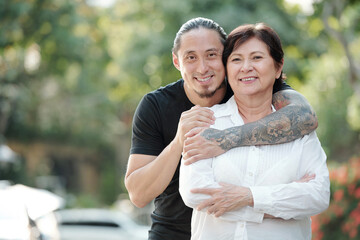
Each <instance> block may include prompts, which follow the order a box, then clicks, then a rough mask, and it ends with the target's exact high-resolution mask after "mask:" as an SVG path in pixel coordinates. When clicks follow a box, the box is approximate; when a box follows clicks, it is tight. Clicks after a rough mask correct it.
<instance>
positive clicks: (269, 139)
mask: <svg viewBox="0 0 360 240" xmlns="http://www.w3.org/2000/svg"><path fill="white" fill-rule="evenodd" d="M273 105H274V106H275V108H276V110H277V111H276V112H274V113H272V114H270V115H268V116H266V117H265V118H263V119H260V120H259V121H256V122H252V123H248V124H245V125H242V126H237V127H232V128H228V129H225V130H217V129H213V128H206V129H204V128H196V129H193V130H191V131H190V132H189V133H188V134H186V135H185V136H186V137H187V139H186V140H185V143H184V153H183V158H184V160H185V161H186V164H191V163H193V162H196V161H198V160H200V159H206V158H210V157H214V156H218V155H220V154H222V153H224V152H226V151H228V150H230V149H232V148H234V147H240V146H253V145H269V144H279V143H285V142H290V141H293V140H295V139H298V138H300V137H302V136H304V135H306V134H309V133H311V132H312V131H314V130H315V129H316V128H317V125H318V122H317V117H316V115H315V112H314V111H313V109H312V107H311V106H310V104H309V103H308V101H307V100H306V99H305V98H304V97H303V96H302V95H301V94H300V93H298V92H296V91H294V90H282V91H279V92H277V93H275V94H274V95H273Z"/></svg>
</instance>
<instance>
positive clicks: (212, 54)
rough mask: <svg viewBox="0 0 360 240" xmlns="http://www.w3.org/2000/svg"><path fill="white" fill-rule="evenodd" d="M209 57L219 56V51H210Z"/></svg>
mask: <svg viewBox="0 0 360 240" xmlns="http://www.w3.org/2000/svg"><path fill="white" fill-rule="evenodd" d="M208 56H209V57H216V56H217V53H216V52H213V53H209V55H208Z"/></svg>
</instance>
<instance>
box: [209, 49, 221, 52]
mask: <svg viewBox="0 0 360 240" xmlns="http://www.w3.org/2000/svg"><path fill="white" fill-rule="evenodd" d="M206 52H221V51H220V50H219V49H217V48H210V49H208V50H206Z"/></svg>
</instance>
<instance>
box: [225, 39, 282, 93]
mask: <svg viewBox="0 0 360 240" xmlns="http://www.w3.org/2000/svg"><path fill="white" fill-rule="evenodd" d="M226 69H227V75H228V80H229V84H230V86H231V88H232V89H233V91H234V94H237V95H255V94H264V93H265V92H269V91H270V93H271V94H272V89H273V85H274V82H275V79H276V78H279V77H280V74H281V70H282V64H281V66H280V67H276V65H275V61H274V59H273V58H272V57H271V55H270V52H269V49H268V46H267V45H266V44H265V43H264V42H263V41H261V40H259V39H257V38H255V37H253V38H251V39H249V40H248V41H246V42H244V43H243V44H242V45H240V46H239V47H238V48H237V49H235V50H234V51H233V52H232V53H231V54H230V56H229V58H228V61H227V65H226Z"/></svg>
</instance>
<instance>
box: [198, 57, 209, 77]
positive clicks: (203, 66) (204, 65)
mask: <svg viewBox="0 0 360 240" xmlns="http://www.w3.org/2000/svg"><path fill="white" fill-rule="evenodd" d="M197 68H198V72H199V73H201V74H205V73H206V72H207V71H208V70H209V65H208V62H207V61H206V59H200V61H199V63H198V67H197Z"/></svg>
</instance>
